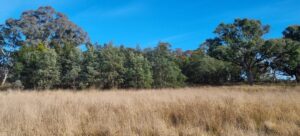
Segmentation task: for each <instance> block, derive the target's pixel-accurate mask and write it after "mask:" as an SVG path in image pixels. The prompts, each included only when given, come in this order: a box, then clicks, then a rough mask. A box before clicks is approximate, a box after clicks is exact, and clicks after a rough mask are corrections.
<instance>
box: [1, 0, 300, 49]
mask: <svg viewBox="0 0 300 136" xmlns="http://www.w3.org/2000/svg"><path fill="white" fill-rule="evenodd" d="M0 2H1V8H0V21H1V22H2V23H3V22H4V21H5V20H6V19H7V18H11V17H12V18H18V17H19V16H20V14H21V13H22V11H25V10H29V9H37V8H38V7H39V6H52V7H54V8H55V9H56V10H57V11H60V12H62V13H64V14H66V15H67V16H68V17H69V19H70V20H72V21H73V22H74V23H76V24H77V25H79V26H80V27H82V28H83V29H84V30H85V31H86V32H88V33H89V36H90V39H91V40H92V41H93V42H98V43H100V44H102V43H106V42H110V41H112V42H113V43H115V44H117V45H120V44H124V45H125V46H127V47H136V45H137V44H139V45H140V46H141V47H143V48H145V47H153V46H155V45H156V43H157V42H158V41H165V42H169V43H171V44H172V47H173V48H182V49H184V50H187V49H196V48H198V47H199V45H200V43H202V42H203V41H204V40H205V39H207V38H212V37H214V34H213V31H214V29H215V28H216V26H217V25H218V24H219V23H221V22H225V23H230V22H232V21H233V19H234V18H252V19H259V20H261V21H262V22H263V23H264V24H269V25H271V31H270V33H269V34H267V35H266V36H265V37H266V38H278V37H281V36H282V34H281V33H282V31H283V30H284V28H286V27H287V26H288V25H295V24H300V0H147V1H141V0H139V1H137V0H9V1H8V0H6V1H5V0H0Z"/></svg>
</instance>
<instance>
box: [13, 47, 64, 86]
mask: <svg viewBox="0 0 300 136" xmlns="http://www.w3.org/2000/svg"><path fill="white" fill-rule="evenodd" d="M57 57H58V56H57V54H56V52H55V50H53V49H49V48H46V47H45V46H44V45H43V44H39V45H37V46H23V47H22V48H21V49H20V51H19V52H18V53H17V55H16V56H15V61H14V63H15V66H16V67H14V74H15V78H16V79H19V80H20V81H21V82H22V83H23V84H24V87H25V88H34V89H50V88H53V87H54V86H55V85H56V84H57V83H58V82H59V71H58V67H57Z"/></svg>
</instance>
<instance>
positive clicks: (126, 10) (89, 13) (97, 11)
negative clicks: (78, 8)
mask: <svg viewBox="0 0 300 136" xmlns="http://www.w3.org/2000/svg"><path fill="white" fill-rule="evenodd" d="M145 8H146V6H145V4H144V3H139V2H135V3H129V4H127V5H121V6H117V7H110V8H108V9H107V8H102V7H99V6H98V5H95V6H92V7H89V8H87V9H86V10H84V11H82V12H80V13H78V14H77V15H76V16H75V17H74V18H94V19H99V18H115V17H126V16H130V15H136V14H138V13H140V12H142V11H143V10H144V9H145Z"/></svg>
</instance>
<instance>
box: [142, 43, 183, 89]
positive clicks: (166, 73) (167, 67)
mask: <svg viewBox="0 0 300 136" xmlns="http://www.w3.org/2000/svg"><path fill="white" fill-rule="evenodd" d="M169 46H170V45H169V44H168V43H159V44H158V46H157V47H156V48H155V49H154V50H150V51H146V56H147V58H148V60H149V61H150V63H151V65H152V71H153V87H154V88H163V87H179V86H183V85H184V81H185V80H186V77H185V76H184V75H183V74H182V73H181V69H180V68H179V66H178V65H177V64H176V63H175V59H176V58H175V55H173V54H172V53H171V51H170V49H169Z"/></svg>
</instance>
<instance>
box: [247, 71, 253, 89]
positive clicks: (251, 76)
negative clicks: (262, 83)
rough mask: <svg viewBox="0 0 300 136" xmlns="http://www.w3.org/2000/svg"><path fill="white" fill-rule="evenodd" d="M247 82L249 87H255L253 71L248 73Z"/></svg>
mask: <svg viewBox="0 0 300 136" xmlns="http://www.w3.org/2000/svg"><path fill="white" fill-rule="evenodd" d="M247 80H248V84H249V85H253V73H252V71H251V70H248V71H247Z"/></svg>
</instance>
